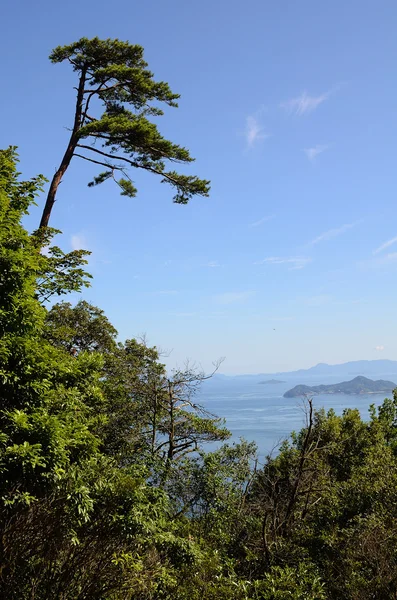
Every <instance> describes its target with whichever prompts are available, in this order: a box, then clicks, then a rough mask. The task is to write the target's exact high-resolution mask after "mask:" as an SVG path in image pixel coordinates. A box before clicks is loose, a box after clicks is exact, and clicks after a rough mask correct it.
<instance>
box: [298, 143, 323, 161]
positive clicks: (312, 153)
mask: <svg viewBox="0 0 397 600" xmlns="http://www.w3.org/2000/svg"><path fill="white" fill-rule="evenodd" d="M328 148H329V146H327V145H325V144H323V145H321V144H317V146H313V147H312V148H305V149H304V150H303V152H304V153H305V154H306V156H307V158H308V159H309V160H310V161H313V160H314V159H315V158H316V156H318V155H319V154H322V153H323V152H325V151H326V150H328Z"/></svg>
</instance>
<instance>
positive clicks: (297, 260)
mask: <svg viewBox="0 0 397 600" xmlns="http://www.w3.org/2000/svg"><path fill="white" fill-rule="evenodd" d="M310 262H312V259H311V258H309V257H307V256H289V257H282V256H269V257H268V258H264V259H263V260H258V261H257V262H255V263H254V264H255V265H264V264H266V263H267V264H272V265H284V264H288V265H290V269H291V270H297V269H303V268H304V267H306V265H308V264H309V263H310Z"/></svg>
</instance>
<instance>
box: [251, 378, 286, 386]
mask: <svg viewBox="0 0 397 600" xmlns="http://www.w3.org/2000/svg"><path fill="white" fill-rule="evenodd" d="M258 383H260V384H262V385H270V384H274V383H286V381H281V380H280V379H267V380H266V381H258Z"/></svg>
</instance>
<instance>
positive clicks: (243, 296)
mask: <svg viewBox="0 0 397 600" xmlns="http://www.w3.org/2000/svg"><path fill="white" fill-rule="evenodd" d="M254 294H255V292H253V291H251V290H250V291H245V292H225V293H223V294H217V295H216V296H214V300H215V302H216V303H217V304H235V303H239V302H246V301H247V300H249V299H250V298H252V296H254Z"/></svg>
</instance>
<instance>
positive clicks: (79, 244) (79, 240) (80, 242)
mask: <svg viewBox="0 0 397 600" xmlns="http://www.w3.org/2000/svg"><path fill="white" fill-rule="evenodd" d="M70 245H71V246H72V250H88V246H89V244H88V242H87V238H86V237H85V236H84V234H82V233H74V234H73V235H72V236H71V237H70Z"/></svg>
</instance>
